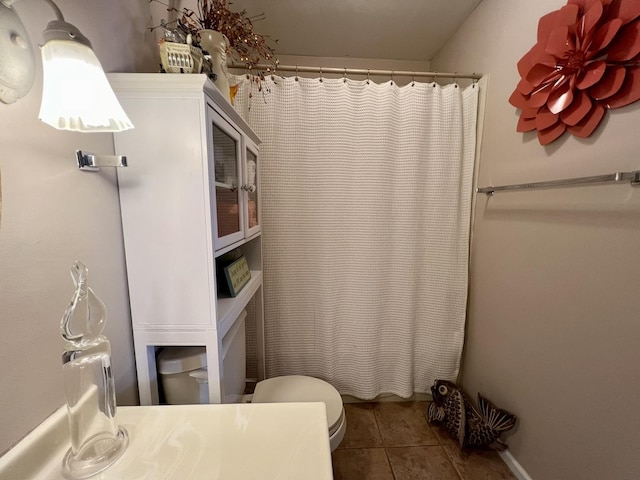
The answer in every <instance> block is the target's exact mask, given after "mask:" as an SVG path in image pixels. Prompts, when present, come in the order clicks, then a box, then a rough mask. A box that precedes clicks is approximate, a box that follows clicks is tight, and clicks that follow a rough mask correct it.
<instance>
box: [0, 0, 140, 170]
mask: <svg viewBox="0 0 640 480" xmlns="http://www.w3.org/2000/svg"><path fill="white" fill-rule="evenodd" d="M16 1H18V0H0V101H2V102H4V103H13V102H15V101H17V100H18V99H19V98H21V97H23V96H25V95H26V94H27V93H29V90H30V89H31V86H32V85H33V80H34V76H35V57H34V54H33V50H32V48H31V42H30V40H29V37H28V35H27V31H26V29H25V27H24V25H23V23H22V21H21V20H20V17H19V16H18V14H17V13H16V12H15V10H14V9H13V7H12V5H13V4H14V3H15V2H16ZM44 1H45V2H46V3H47V4H49V6H50V7H51V8H52V9H53V11H54V12H55V15H56V20H52V21H51V22H49V24H48V25H47V28H46V29H45V30H44V32H43V34H42V37H43V39H44V44H43V45H42V46H41V48H40V50H41V54H42V73H43V81H42V103H41V105H40V113H39V115H38V118H39V119H40V120H42V121H43V122H44V123H46V124H48V125H51V126H52V127H54V128H57V129H59V130H70V131H75V132H120V131H123V130H128V129H130V128H133V124H132V123H131V120H129V117H127V114H126V113H125V112H124V110H123V109H122V107H121V106H120V103H119V102H118V99H117V98H116V96H115V94H114V93H113V90H112V89H111V85H110V84H109V81H108V80H107V77H106V75H105V73H104V70H103V69H102V65H100V61H99V60H98V58H97V57H96V54H95V53H94V51H93V49H92V47H91V42H89V40H88V39H87V37H85V36H84V35H83V34H82V33H81V32H80V30H78V29H77V28H76V27H75V26H73V25H72V24H70V23H68V22H66V21H65V20H64V16H63V15H62V12H61V11H60V9H59V8H58V6H57V5H56V4H55V3H54V2H53V0H44ZM93 166H94V167H98V166H101V165H99V164H94V165H93ZM105 166H115V165H113V164H112V165H105ZM122 166H126V161H125V162H124V165H122Z"/></svg>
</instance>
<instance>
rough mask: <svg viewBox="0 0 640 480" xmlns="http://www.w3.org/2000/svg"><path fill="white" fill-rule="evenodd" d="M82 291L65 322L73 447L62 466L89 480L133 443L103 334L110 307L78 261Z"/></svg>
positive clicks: (62, 326) (75, 275) (74, 476)
mask: <svg viewBox="0 0 640 480" xmlns="http://www.w3.org/2000/svg"><path fill="white" fill-rule="evenodd" d="M71 277H72V278H73V282H74V284H75V287H76V291H75V293H74V296H73V298H72V299H71V304H70V305H69V307H68V308H67V310H66V311H65V313H64V316H63V318H62V322H61V324H60V331H61V334H62V337H63V338H64V339H65V341H66V344H65V350H64V353H63V354H62V363H63V367H62V368H63V375H64V386H65V393H66V396H67V411H68V415H69V432H70V435H71V448H70V449H69V451H68V452H67V454H66V455H65V457H64V459H63V465H62V473H63V475H64V476H65V477H66V478H68V479H72V480H77V479H85V478H89V477H91V476H93V475H95V474H96V473H99V472H101V471H103V470H104V469H106V468H107V467H109V466H110V465H111V464H112V463H114V462H115V461H116V460H117V459H118V458H120V456H121V455H122V454H123V453H124V451H125V449H126V447H127V445H128V441H129V438H128V435H127V431H126V430H125V429H124V428H122V427H119V426H118V423H117V420H116V396H115V386H114V381H113V374H112V372H111V347H110V345H109V340H107V338H106V337H105V336H104V335H102V331H103V329H104V324H105V321H106V307H105V305H104V303H103V302H102V301H101V300H100V299H99V298H98V297H97V296H96V294H95V293H94V292H93V290H92V289H91V288H90V287H89V286H88V284H87V268H86V267H85V266H84V265H83V264H82V263H81V262H75V263H74V265H73V267H72V268H71Z"/></svg>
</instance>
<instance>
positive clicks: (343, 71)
mask: <svg viewBox="0 0 640 480" xmlns="http://www.w3.org/2000/svg"><path fill="white" fill-rule="evenodd" d="M228 67H229V68H237V69H244V68H245V66H244V65H236V64H233V63H232V64H230V65H228ZM252 70H258V71H270V72H273V71H274V70H273V65H255V66H254V67H253V68H252ZM276 72H298V73H319V74H323V73H335V74H339V75H364V76H368V75H379V76H385V77H389V76H391V75H393V76H394V77H395V76H398V77H417V78H451V79H455V78H468V79H471V80H479V79H480V78H482V75H481V74H479V73H447V72H408V71H402V70H369V69H366V68H328V67H304V66H300V65H298V66H296V65H278V66H277V67H276V69H275V72H274V73H276Z"/></svg>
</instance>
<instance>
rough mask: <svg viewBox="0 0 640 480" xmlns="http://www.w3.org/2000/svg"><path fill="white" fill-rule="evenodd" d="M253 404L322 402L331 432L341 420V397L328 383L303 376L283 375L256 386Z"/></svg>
mask: <svg viewBox="0 0 640 480" xmlns="http://www.w3.org/2000/svg"><path fill="white" fill-rule="evenodd" d="M252 402H253V403H281V402H283V403H284V402H324V404H325V405H326V407H327V423H328V424H329V431H330V432H332V431H333V430H334V429H335V428H336V427H337V426H338V425H339V423H340V421H341V420H342V410H343V408H342V397H341V396H340V393H338V390H336V389H335V388H334V387H333V386H332V385H331V384H330V383H327V382H325V381H324V380H320V379H319V378H313V377H307V376H305V375H285V376H282V377H273V378H269V379H267V380H262V381H261V382H258V383H257V384H256V389H255V391H254V392H253V399H252Z"/></svg>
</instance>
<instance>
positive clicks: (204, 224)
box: [109, 74, 264, 405]
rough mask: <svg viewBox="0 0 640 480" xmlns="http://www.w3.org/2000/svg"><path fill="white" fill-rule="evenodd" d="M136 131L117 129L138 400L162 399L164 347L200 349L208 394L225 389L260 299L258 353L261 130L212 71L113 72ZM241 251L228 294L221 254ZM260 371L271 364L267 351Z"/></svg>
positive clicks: (220, 398) (220, 394) (216, 399)
mask: <svg viewBox="0 0 640 480" xmlns="http://www.w3.org/2000/svg"><path fill="white" fill-rule="evenodd" d="M109 81H110V82H111V85H112V87H113V89H114V91H115V92H116V95H117V96H118V99H119V100H120V102H121V103H122V106H123V107H124V109H125V110H126V112H127V114H128V115H129V116H130V118H131V120H132V122H133V124H134V125H135V128H134V129H133V130H129V131H126V132H121V133H117V134H115V135H114V142H115V150H116V153H117V154H122V155H126V156H127V160H128V164H129V166H128V167H127V168H123V169H120V171H119V172H118V188H119V192H120V205H121V210H122V228H123V234H124V246H125V254H126V264H127V276H128V282H129V295H130V302H131V316H132V323H133V338H134V348H135V356H136V368H137V374H138V387H139V392H140V403H141V404H142V405H149V404H156V403H158V400H159V398H158V375H157V370H156V352H157V349H158V347H162V346H191V345H192V346H204V347H205V348H206V357H207V364H208V387H209V401H210V403H223V402H225V401H229V398H228V395H226V394H225V388H224V385H225V382H224V368H223V366H224V365H223V364H224V360H225V351H224V350H225V348H224V347H225V335H226V334H227V333H228V332H230V330H232V328H233V327H234V322H235V321H236V319H238V318H239V317H240V314H241V313H242V311H243V309H244V308H245V307H246V305H247V303H248V302H249V301H250V300H251V299H255V311H256V315H255V316H256V318H255V321H256V324H257V331H258V350H259V351H258V357H259V358H260V359H261V358H263V353H262V347H261V346H262V345H263V341H262V312H263V308H262V243H261V228H260V189H259V178H260V161H259V150H258V145H259V143H260V141H259V139H258V137H257V136H256V135H255V133H253V131H252V130H251V129H250V128H249V126H248V125H247V124H246V123H245V122H244V120H243V119H242V118H241V117H240V116H239V115H238V114H237V112H236V111H235V110H234V109H233V107H232V106H231V105H230V104H229V103H228V102H227V101H226V100H225V99H224V98H223V97H222V95H221V94H220V92H219V91H218V90H217V89H216V87H215V86H214V85H213V84H212V83H211V82H210V80H209V79H208V78H207V77H206V76H205V75H194V74H186V75H179V74H173V75H171V74H110V75H109ZM236 249H239V250H240V251H241V253H242V254H243V255H244V256H245V257H246V259H247V263H248V265H249V270H250V272H251V279H250V281H249V283H248V284H246V285H245V286H244V287H243V288H242V290H240V292H239V293H238V294H237V296H235V297H230V296H229V295H225V294H224V293H220V292H221V291H222V290H223V289H221V288H219V287H220V286H219V285H217V282H218V279H217V278H216V261H217V259H218V258H219V257H220V256H221V255H223V254H225V253H228V252H230V251H232V250H236ZM258 370H259V375H260V376H264V373H263V372H264V363H263V362H261V361H260V360H259V365H258Z"/></svg>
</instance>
